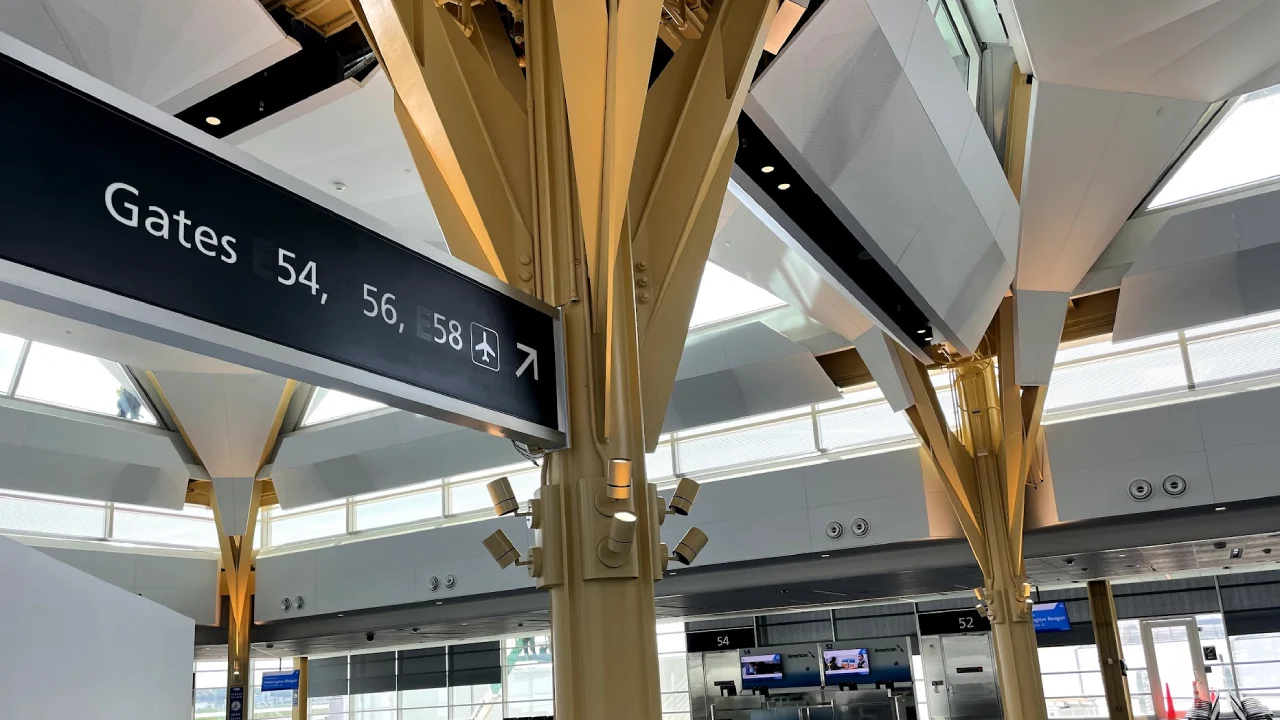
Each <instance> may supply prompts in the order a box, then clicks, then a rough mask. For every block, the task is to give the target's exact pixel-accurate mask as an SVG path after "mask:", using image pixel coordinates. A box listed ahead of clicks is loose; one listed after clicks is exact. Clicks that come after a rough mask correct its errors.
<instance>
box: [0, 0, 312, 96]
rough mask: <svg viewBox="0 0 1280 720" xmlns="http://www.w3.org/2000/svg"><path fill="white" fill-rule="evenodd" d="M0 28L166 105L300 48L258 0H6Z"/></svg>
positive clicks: (220, 87)
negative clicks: (161, 0)
mask: <svg viewBox="0 0 1280 720" xmlns="http://www.w3.org/2000/svg"><path fill="white" fill-rule="evenodd" d="M42 15H43V18H42V17H41V16H42ZM50 27H52V29H53V31H54V32H56V34H57V40H55V39H54V36H53V35H52V34H51V33H50ZM0 30H3V31H4V32H6V33H9V34H11V35H14V36H15V37H17V38H18V39H19V40H23V41H25V42H27V43H29V44H32V45H34V46H36V47H39V48H40V49H41V50H44V51H45V52H51V53H52V54H53V55H55V56H56V57H59V58H61V59H63V60H65V61H68V62H70V63H71V64H74V65H75V66H77V67H79V68H80V69H81V70H84V71H85V72H87V73H89V74H91V75H93V76H95V77H97V78H98V79H100V80H103V81H104V82H107V83H109V84H111V85H114V86H115V87H117V88H119V89H121V90H123V91H125V92H127V93H129V94H131V95H133V96H135V97H137V98H139V99H141V100H144V101H146V102H149V103H151V104H153V105H156V106H159V107H161V108H162V109H165V110H168V111H170V112H173V111H177V110H180V109H182V108H185V107H187V106H189V105H192V104H194V103H195V102H198V101H200V100H203V99H204V98H206V97H208V96H210V95H213V94H214V93H216V92H218V91H220V90H223V89H225V88H227V87H229V86H231V85H233V84H235V83H237V82H239V81H240V80H243V79H244V78H246V77H249V76H250V75H253V74H254V73H256V72H259V71H260V70H262V69H264V68H266V67H269V66H270V65H272V64H273V63H275V62H277V61H279V60H281V59H283V58H285V57H287V56H288V55H290V54H292V53H294V52H297V49H298V45H297V43H296V42H295V41H293V40H292V39H290V38H289V37H288V36H286V35H285V34H284V32H283V31H282V30H281V29H280V27H279V26H278V25H277V24H276V22H275V21H274V20H272V19H271V17H270V16H269V15H268V14H267V12H266V11H265V10H264V9H263V8H262V4H261V3H259V2H257V0H182V1H181V2H155V1H154V0H6V1H5V3H3V4H2V5H0ZM58 41H60V43H59V42H58ZM59 44H61V46H62V47H59ZM63 49H65V52H64V51H63Z"/></svg>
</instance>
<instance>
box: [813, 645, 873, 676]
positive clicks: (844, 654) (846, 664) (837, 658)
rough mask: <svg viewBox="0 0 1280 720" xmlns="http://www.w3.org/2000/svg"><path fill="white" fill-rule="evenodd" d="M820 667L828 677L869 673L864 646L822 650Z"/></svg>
mask: <svg viewBox="0 0 1280 720" xmlns="http://www.w3.org/2000/svg"><path fill="white" fill-rule="evenodd" d="M822 669H823V670H824V671H825V672H826V674H827V677H829V678H840V677H847V676H849V675H870V674H871V661H870V660H869V659H868V658H867V649H866V648H856V649H852V650H823V651H822Z"/></svg>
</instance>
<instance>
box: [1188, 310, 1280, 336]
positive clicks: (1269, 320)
mask: <svg viewBox="0 0 1280 720" xmlns="http://www.w3.org/2000/svg"><path fill="white" fill-rule="evenodd" d="M1275 323H1280V312H1268V313H1258V314H1257V315H1246V316H1244V317H1238V318H1232V319H1230V320H1223V321H1222V322H1216V323H1211V324H1209V325H1199V326H1197V327H1193V328H1187V329H1186V332H1185V334H1186V336H1187V337H1188V338H1192V339H1194V338H1200V337H1204V336H1206V335H1218V334H1220V333H1224V332H1230V331H1232V330H1239V329H1241V328H1246V327H1250V326H1252V325H1274V324H1275Z"/></svg>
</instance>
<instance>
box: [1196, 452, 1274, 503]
mask: <svg viewBox="0 0 1280 720" xmlns="http://www.w3.org/2000/svg"><path fill="white" fill-rule="evenodd" d="M1205 456H1206V458H1207V459H1208V463H1209V472H1210V473H1211V474H1212V475H1213V488H1214V493H1215V496H1216V497H1215V499H1216V500H1217V501H1218V502H1230V501H1233V500H1248V499H1251V498H1262V497H1271V496H1273V495H1275V494H1276V492H1277V490H1278V489H1280V488H1277V485H1276V468H1277V467H1280V441H1274V440H1273V441H1270V442H1261V443H1254V444H1252V445H1238V446H1235V447H1227V448H1217V449H1213V450H1209V451H1207V452H1206V453H1205Z"/></svg>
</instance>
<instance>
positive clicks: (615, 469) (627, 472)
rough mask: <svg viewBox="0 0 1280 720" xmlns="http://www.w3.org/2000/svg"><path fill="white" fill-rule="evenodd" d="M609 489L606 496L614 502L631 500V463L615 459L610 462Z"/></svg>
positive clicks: (626, 460)
mask: <svg viewBox="0 0 1280 720" xmlns="http://www.w3.org/2000/svg"><path fill="white" fill-rule="evenodd" d="M606 482H607V483H608V487H607V488H606V489H605V494H606V495H608V496H609V497H610V498H611V499H613V500H630V499H631V461H630V460H628V459H626V458H613V459H611V460H610V461H609V477H608V479H607V481H606Z"/></svg>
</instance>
